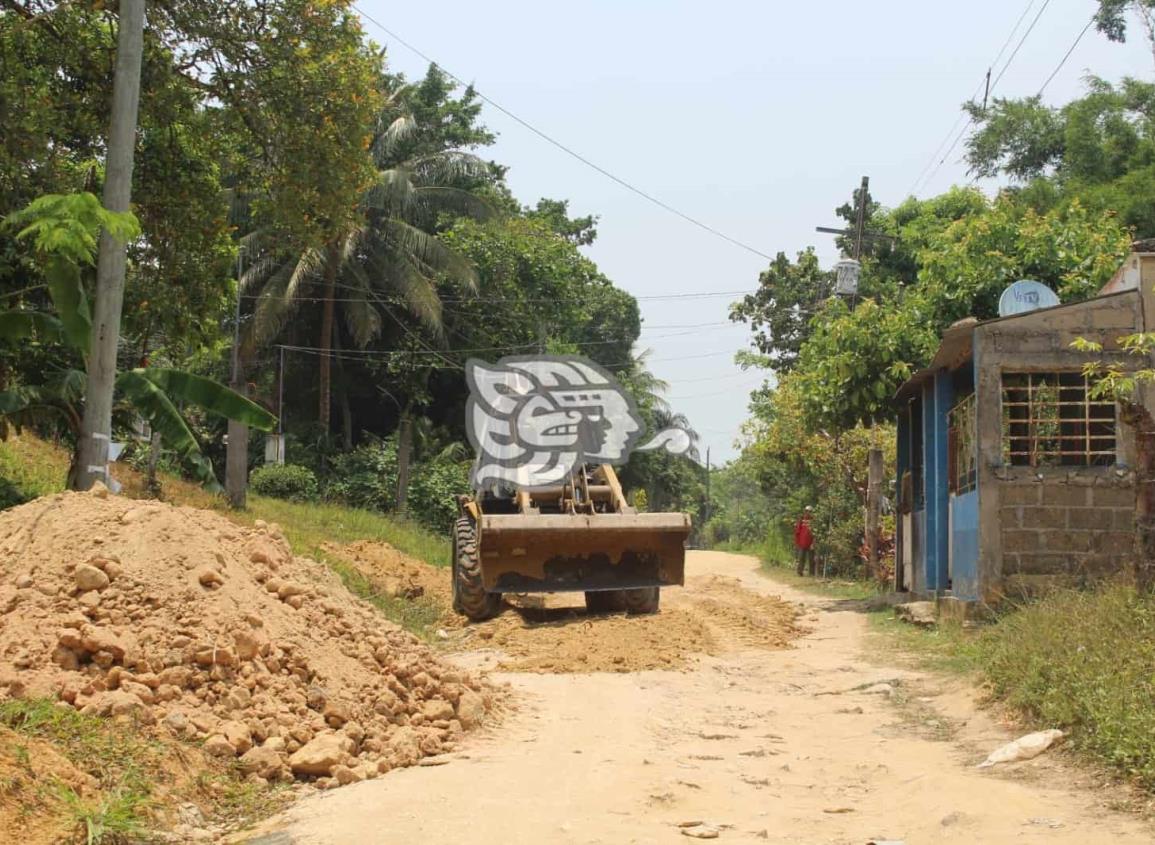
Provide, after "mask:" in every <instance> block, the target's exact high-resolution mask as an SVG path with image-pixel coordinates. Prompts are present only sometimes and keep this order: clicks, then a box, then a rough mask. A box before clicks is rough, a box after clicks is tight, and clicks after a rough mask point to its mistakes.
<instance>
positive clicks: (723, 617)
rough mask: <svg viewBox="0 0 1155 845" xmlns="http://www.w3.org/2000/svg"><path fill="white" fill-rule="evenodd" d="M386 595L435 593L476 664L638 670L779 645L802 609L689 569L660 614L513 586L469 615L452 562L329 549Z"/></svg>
mask: <svg viewBox="0 0 1155 845" xmlns="http://www.w3.org/2000/svg"><path fill="white" fill-rule="evenodd" d="M328 551H329V552H330V553H331V554H334V555H336V556H338V557H340V558H342V559H343V560H346V561H348V562H349V563H350V564H351V565H353V566H355V567H356V568H357V569H358V571H360V572H361V573H362V574H364V575H365V576H366V577H367V578H369V579H370V580H371V581H373V583H375V584H380V585H381V588H382V589H383V590H384V591H385V592H386V593H387V594H389V595H394V596H398V597H402V598H410V599H423V600H429V601H432V602H434V603H435V604H436V605H437V606H438V607H439V608H440V610H441V613H442V619H441V627H442V630H443V631H444V639H443V644H444V646H445V648H446V649H447V650H449V651H450V652H471V653H475V655H476V659H477V660H478V661H479V662H478V663H475V664H474V665H480V666H484V667H487V668H493V669H498V670H501V671H508V672H549V673H570V672H637V671H644V670H647V669H686V668H688V667H691V666H693V665H695V664H696V662H697V660H698V658H699V657H701V656H702V655H721V654H725V653H727V652H730V651H735V650H741V649H749V648H756V649H780V648H785V647H787V646H788V645H789V643H790V642H791V640H793V639H794V638H796V637H797V636H799V634H800V631H799V629H798V628H797V626H796V624H795V617H796V615H797V612H796V610H795V608H794V607H793V606H792V605H790V604H788V603H786V602H783V601H781V600H780V599H777V598H774V597H772V596H760V595H757V594H755V593H751V592H750V591H749V590H745V589H743V588H742V586H741V584H740V583H739V581H738V580H737V579H736V578H732V577H727V576H719V575H706V576H697V577H691V578H690V579H689V580H688V581H687V584H686V587H685V588H677V587H672V588H668V589H664V590H663V591H662V603H663V604H662V609H661V610H660V611H659V612H658V613H657V614H654V615H647V616H627V615H625V614H621V613H618V614H598V615H592V614H589V613H587V612H586V609H585V604H584V599H583V597H582V594H581V593H559V594H553V595H536V594H534V595H510V596H507V597H506V601H505V603H504V606H503V609H502V612H501V614H500V615H499V616H497V617H496V618H494V619H490V620H487V621H485V622H475V623H471V622H468V621H467V620H465V619H464V618H463V617H460V616H458V615H457V614H455V613H453V611H452V609H451V607H450V605H451V602H452V594H451V589H450V583H449V577H450V576H449V571H448V570H446V569H444V568H440V567H434V566H430V565H429V564H426V563H423V562H422V561H419V560H415V559H413V558H410V557H407V556H405V555H403V554H401V553H400V552H398V551H397V550H396V549H394V548H392V547H391V546H388V545H386V544H384V543H371V542H362V543H355V544H353V545H351V546H345V547H332V548H330V549H328Z"/></svg>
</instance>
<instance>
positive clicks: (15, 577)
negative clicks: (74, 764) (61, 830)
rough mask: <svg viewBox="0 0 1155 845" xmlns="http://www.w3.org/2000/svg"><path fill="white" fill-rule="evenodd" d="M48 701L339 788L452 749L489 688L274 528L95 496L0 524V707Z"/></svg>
mask: <svg viewBox="0 0 1155 845" xmlns="http://www.w3.org/2000/svg"><path fill="white" fill-rule="evenodd" d="M41 697H46V698H56V697H58V698H59V700H60V701H61V702H63V703H64V704H67V705H68V706H69V707H71V708H74V709H76V710H78V711H80V712H81V713H84V714H92V715H96V716H108V717H113V718H115V719H120V720H123V721H127V722H131V723H134V724H137V725H139V726H140V727H141V728H142V729H143V730H145V731H146V732H149V733H151V734H153V735H155V736H157V737H160V738H167V739H170V740H172V741H174V742H195V743H199V744H200V745H201V747H202V748H203V750H204V752H207V754H209V755H212V756H216V757H220V758H222V759H223V760H236V761H237V765H238V766H239V767H240V769H241V771H242V772H244V773H245V774H246V776H247V777H248V778H249V779H250V780H252V781H254V782H258V783H261V782H265V781H273V780H290V779H293V778H305V779H310V780H315V781H316V782H317V783H318V784H319V785H321V786H328V785H333V786H336V785H338V784H344V783H351V782H354V781H358V780H364V779H367V778H373V777H376V776H378V775H380V774H382V773H384V772H387V771H389V770H390V769H394V768H398V767H403V766H409V765H412V764H414V763H416V762H418V761H419V760H420V759H421V758H423V757H425V756H428V755H435V754H439V753H441V752H444V751H446V750H449V749H451V748H453V747H454V744H455V743H456V741H457V739H458V737H459V736H460V735H461V733H462V731H464V730H467V729H469V728H471V727H473V726H474V725H475V724H477V723H478V722H480V721H481V720H482V719H483V718H484V717H485V715H486V712H487V710H488V709H489V708H490V707H491V705H492V703H493V690H492V688H491V687H489V686H488V685H486V684H485V683H484V682H483V681H481V680H479V679H478V678H477V677H475V676H473V675H471V674H470V673H468V672H464V671H462V670H461V669H459V668H456V667H451V666H449V665H447V664H446V663H444V662H442V661H441V660H440V659H439V658H438V657H437V656H436V655H435V654H434V653H433V652H432V651H431V650H430V649H429V648H428V647H427V646H426V645H424V644H423V643H421V642H420V641H419V640H417V639H416V638H415V637H414V636H412V635H411V634H409V633H407V632H406V631H404V630H402V629H400V628H398V627H397V626H395V625H393V624H391V623H389V622H387V621H385V620H383V619H382V618H381V616H380V614H378V613H377V612H376V611H375V610H374V609H373V608H372V607H370V606H369V605H368V604H366V603H364V602H362V601H360V600H359V599H357V598H355V597H353V596H352V595H350V594H349V593H348V592H347V591H346V590H345V589H344V587H343V586H342V585H341V583H340V581H339V580H338V579H337V577H336V576H335V575H333V573H332V572H331V571H330V570H329V569H328V568H327V567H325V566H323V565H321V564H318V563H316V562H315V561H312V560H309V559H306V558H297V557H294V556H293V555H292V553H291V552H290V549H289V546H288V544H287V543H286V541H285V539H284V537H283V536H282V534H281V531H280V529H279V528H278V527H277V526H276V525H265V524H263V523H259V522H258V524H257V527H256V529H255V530H246V529H242V528H239V527H237V526H236V525H234V524H233V523H231V522H229V521H228V520H226V519H224V518H223V517H221V516H219V515H217V514H214V513H211V512H207V511H202V510H196V509H193V508H177V507H173V506H171V505H167V504H162V503H155V502H150V503H145V502H137V501H132V500H128V499H123V498H120V497H116V496H110V495H108V493H107V491H105V490H103V488H100V489H98V490H97V491H95V492H94V493H90V494H76V493H65V494H60V495H56V496H51V497H46V498H44V499H39V500H37V501H35V502H31V503H29V504H27V505H23V506H21V507H18V508H14V509H11V510H8V511H4V512H2V513H0V702H2V701H4V700H5V699H14V698H27V699H32V698H41ZM18 762H19V761H18V760H17V761H16V763H18ZM30 771H33V775H34V774H35V772H34V770H30ZM30 776H31V775H30ZM78 786H79V788H80V789H81V790H82V791H83V789H85V788H88V787H87V786H86V785H85V784H84V783H83V781H80V782H78Z"/></svg>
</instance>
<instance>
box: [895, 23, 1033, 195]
mask: <svg viewBox="0 0 1155 845" xmlns="http://www.w3.org/2000/svg"><path fill="white" fill-rule="evenodd" d="M1034 5H1035V0H1030V2H1029V3H1027V5H1026V8H1024V9H1023V13H1022V14H1021V15H1019V19H1018V20H1017V21H1015V25H1014V26H1013V27H1012V28H1011V31H1010V34H1009V35H1007V38H1006V40H1005V41H1004V42H1003V46H1002V47H1000V48H999V52H998V53H997V54H996V55H995V57H994V60H993V61H991V63H990V64H989V65H987V67H988V68H993V67H994V66H995V65H997V64H998V63H999V59H1001V58H1002V57H1003V53H1005V52H1006V49H1007V47H1008V46H1010V43H1011V39H1013V38H1014V37H1015V33H1016V32H1018V31H1019V27H1020V26H1022V23H1023V21H1024V20H1026V18H1027V14H1028V13H1029V12H1030V11H1031V7H1032V6H1034ZM989 79H990V70H989V69H988V70H987V74H986V77H985V80H989ZM985 80H984V81H985ZM983 86H984V82H980V83H979V84H978V87H977V88H975V92H974V93H973V94H971V96H970V100H969V101H973V100H974V99H975V98H976V97H977V96H978V95H979V92H980V91H982V90H983ZM969 101H968V102H969ZM965 116H966V113H965V112H963V113H960V114H959V116H958V118H957V119H956V120H955V122H954V125H953V126H952V127H951V128H950V130H948V131H947V133H946V136H945V137H944V138H943V139H942V141H940V142H939V145H938V146H937V147H936V148H935V151H934V152H933V153H932V154H931V156H930V160H929V161H928V162H927V163H926V166H924V167H923V168H922V170H921V171H920V172H919V174H918V178H917V179H915V180H914V184H913V185H911V187H910V190H909V191H907V193H908V194H912V195H913V194H914V192H915V191H916V190H918V188H919V184H920V183H921V182H922V177H923V176H925V175H926V174H927V171H929V170H930V168H931V167H932V166H933V165H934V161H935V159H936V158H938V154H939V153H940V152H942V149H943V147H945V146H946V144H947V141H949V140H950V139H951V136H952V135H954V133H955V131H956V130H957V129H958V127H959V124H960V123H962V121H963V118H964V117H965Z"/></svg>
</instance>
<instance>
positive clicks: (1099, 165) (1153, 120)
mask: <svg viewBox="0 0 1155 845" xmlns="http://www.w3.org/2000/svg"><path fill="white" fill-rule="evenodd" d="M1087 86H1088V92H1087V94H1086V95H1085V96H1084V97H1082V98H1080V99H1077V100H1074V101H1072V102H1070V103H1067V104H1066V105H1065V106H1062V107H1051V106H1047V105H1044V104H1043V103H1042V101H1041V100H1040V99H1039V98H1038V97H1029V98H1026V99H1021V100H1005V99H1001V98H996V99H995V100H994V102H993V103H991V104H990V105H988V107H987V108H986V110H983V109H981V108H980V106H978V105H977V104H973V103H972V104H970V105H969V106H968V107H967V108H968V109H969V111H970V113H971V116H972V117H973V118H974V120H975V123H976V125H977V126H978V127H979V128H978V130H977V131H976V132H975V133H974V134H973V135H971V136H970V138H969V140H968V141H967V161H968V163H969V165H970V168H971V171H972V172H973V173H975V174H976V175H979V176H985V177H996V176H999V175H1004V174H1005V175H1007V176H1010V177H1011V179H1013V180H1014V181H1015V182H1016V183H1017V184H1018V185H1019V187H1018V188H1016V194H1017V195H1018V196H1019V198H1020V199H1021V201H1022V202H1023V203H1024V204H1029V205H1030V206H1032V207H1034V208H1035V209H1036V210H1038V211H1040V212H1042V211H1048V210H1050V209H1052V208H1062V207H1065V206H1066V205H1068V204H1069V203H1071V202H1072V201H1074V200H1076V199H1077V200H1079V201H1081V202H1082V203H1083V205H1084V206H1086V207H1087V208H1089V209H1091V210H1092V211H1094V212H1096V213H1101V212H1104V211H1111V212H1114V213H1116V214H1118V215H1119V217H1120V219H1121V220H1122V222H1123V223H1124V224H1125V225H1127V226H1130V227H1133V228H1134V229H1135V232H1136V235H1137V236H1138V237H1151V236H1155V200H1152V190H1151V189H1152V187H1155V132H1153V127H1155V84H1152V83H1150V82H1146V81H1142V80H1138V79H1124V80H1123V81H1122V82H1121V83H1119V84H1118V85H1112V84H1111V83H1109V82H1106V81H1104V80H1102V79H1098V78H1096V77H1091V78H1090V79H1089V80H1088V81H1087Z"/></svg>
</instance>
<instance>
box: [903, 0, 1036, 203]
mask: <svg viewBox="0 0 1155 845" xmlns="http://www.w3.org/2000/svg"><path fill="white" fill-rule="evenodd" d="M1032 5H1033V0H1032ZM1050 5H1051V0H1043V5H1042V6H1040V7H1039V11H1038V12H1037V13H1036V14H1035V17H1034V19H1033V20H1032V21H1031V24H1030V26H1028V27H1027V31H1026V32H1024V33H1023V37H1022V38H1020V39H1019V43H1018V44H1016V45H1015V49H1014V50H1013V51H1012V52H1011V54H1010V56H1008V57H1007V60H1006V62H1005V63H1004V64H1003V68H1002V70H1000V71H999V74H998V76H996V77H995V78H994V79H993V80H992V81H991V84H990V87H989V88H988V89H987V94H988V96H989V95H990V94H993V93H994V92H995V88H996V87H997V86H998V84H999V82H1000V81H1001V80H1002V78H1003V76H1005V75H1006V72H1007V70H1008V69H1009V68H1010V66H1011V63H1012V62H1014V60H1015V57H1016V56H1018V54H1019V50H1021V49H1022V47H1023V45H1024V44H1025V43H1026V42H1027V39H1028V38H1030V36H1031V33H1032V32H1034V31H1035V27H1036V26H1037V25H1038V23H1039V19H1040V18H1042V16H1043V13H1044V12H1045V11H1047V7H1048V6H1050ZM1030 8H1031V6H1030V5H1028V6H1027V9H1026V11H1025V12H1024V13H1023V17H1026V13H1027V12H1029V11H1030ZM1019 22H1020V23H1021V22H1022V19H1020V21H1019ZM1018 26H1019V24H1015V29H1018ZM1013 32H1014V30H1012V37H1013ZM971 99H972V100H973V99H974V98H973V97H972V98H971ZM974 122H975V118H974V115H971V118H970V120H968V121H967V122H966V126H964V127H963V128H962V131H961V132H959V133H958V134H957V135H955V138H954V141H952V142H951V145H950V147H948V148H947V151H946V152H945V153H944V154H943V157H942V158H941V159H939V162H938V164H937V165H935V167H934V170H932V171H931V172H930V175H929V176H927V177H926V180H925V181H924V182H923V185H922V187H926V185H928V184H930V181H931V180H932V179H933V178H934V177H935V176H936V175H937V174H938V171H939V170H940V169H941V168H942V166H943V165H944V164H945V163H946V160H947V159H948V158H950V154H951V153H952V152H954V148H955V147H957V146H958V142H959V141H961V140H962V138H963V136H964V135H966V132H967V130H968V129H970V128H971V126H972V125H974ZM956 125H957V122H956Z"/></svg>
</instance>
